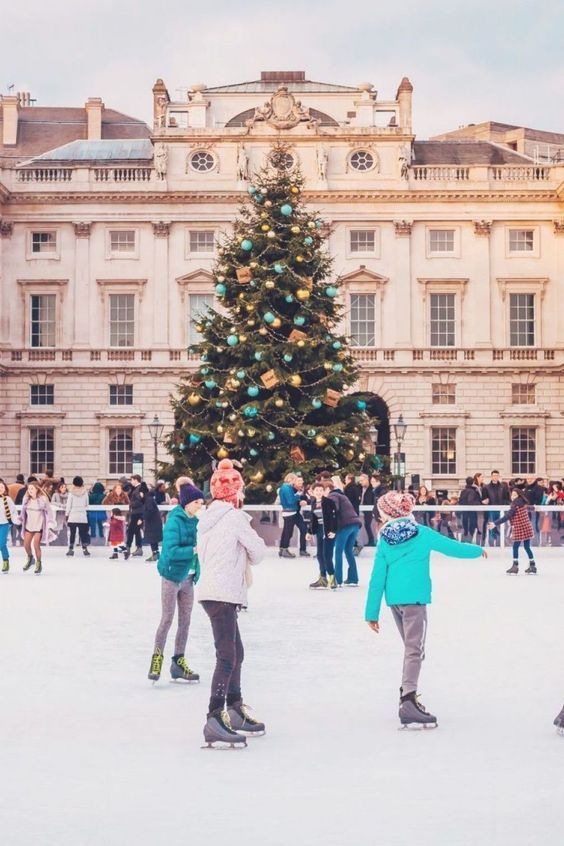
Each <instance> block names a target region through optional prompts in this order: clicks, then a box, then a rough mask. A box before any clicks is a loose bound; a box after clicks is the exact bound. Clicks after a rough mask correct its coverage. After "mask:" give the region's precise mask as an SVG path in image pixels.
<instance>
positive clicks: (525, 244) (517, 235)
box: [509, 229, 535, 253]
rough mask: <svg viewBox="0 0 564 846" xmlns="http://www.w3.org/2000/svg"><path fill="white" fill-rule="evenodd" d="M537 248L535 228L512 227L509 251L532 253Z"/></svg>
mask: <svg viewBox="0 0 564 846" xmlns="http://www.w3.org/2000/svg"><path fill="white" fill-rule="evenodd" d="M534 249H535V231H534V229H510V230H509V252H510V253H532V252H533V250H534Z"/></svg>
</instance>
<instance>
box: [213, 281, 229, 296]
mask: <svg viewBox="0 0 564 846" xmlns="http://www.w3.org/2000/svg"><path fill="white" fill-rule="evenodd" d="M226 291H227V288H226V287H225V285H224V284H223V282H218V283H217V285H216V286H215V293H216V294H217V296H218V297H222V296H223V295H224V294H225V293H226Z"/></svg>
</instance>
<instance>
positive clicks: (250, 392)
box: [247, 385, 259, 397]
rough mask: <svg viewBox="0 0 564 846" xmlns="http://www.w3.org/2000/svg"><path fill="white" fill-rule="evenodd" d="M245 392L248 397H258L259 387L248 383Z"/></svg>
mask: <svg viewBox="0 0 564 846" xmlns="http://www.w3.org/2000/svg"><path fill="white" fill-rule="evenodd" d="M247 393H248V395H249V396H250V397H258V395H259V389H258V388H257V386H256V385H249V387H248V388H247Z"/></svg>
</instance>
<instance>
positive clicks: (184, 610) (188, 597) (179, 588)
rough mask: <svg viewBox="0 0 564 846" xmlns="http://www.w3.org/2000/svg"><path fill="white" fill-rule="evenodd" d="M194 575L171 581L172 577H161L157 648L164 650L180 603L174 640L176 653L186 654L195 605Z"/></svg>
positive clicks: (156, 637)
mask: <svg viewBox="0 0 564 846" xmlns="http://www.w3.org/2000/svg"><path fill="white" fill-rule="evenodd" d="M193 578H194V577H193V576H188V578H187V579H184V581H183V582H171V581H170V579H161V582H162V587H161V599H162V616H161V622H160V623H159V628H158V629H157V634H156V636H155V649H157V648H158V649H160V650H161V652H163V651H164V648H165V643H166V638H167V635H168V633H169V631H170V627H171V626H172V621H173V620H174V612H175V610H176V606H177V605H178V629H177V631H176V640H175V642H174V654H175V655H184V651H185V649H186V642H187V640H188V631H189V629H190V617H191V616H192V607H193V605H194V583H193Z"/></svg>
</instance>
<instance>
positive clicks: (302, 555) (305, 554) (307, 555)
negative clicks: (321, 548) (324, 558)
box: [300, 549, 311, 558]
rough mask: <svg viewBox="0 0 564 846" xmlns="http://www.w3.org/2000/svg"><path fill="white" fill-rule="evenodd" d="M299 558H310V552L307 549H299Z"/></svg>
mask: <svg viewBox="0 0 564 846" xmlns="http://www.w3.org/2000/svg"><path fill="white" fill-rule="evenodd" d="M300 558H311V552H308V551H307V549H300Z"/></svg>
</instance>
